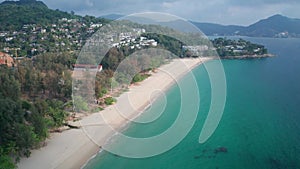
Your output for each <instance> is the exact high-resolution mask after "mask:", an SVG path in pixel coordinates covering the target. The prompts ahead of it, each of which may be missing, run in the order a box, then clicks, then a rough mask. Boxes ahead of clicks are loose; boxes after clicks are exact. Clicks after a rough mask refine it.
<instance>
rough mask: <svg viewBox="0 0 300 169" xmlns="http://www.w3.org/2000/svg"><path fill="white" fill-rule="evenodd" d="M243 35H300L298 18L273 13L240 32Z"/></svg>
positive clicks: (299, 20)
mask: <svg viewBox="0 0 300 169" xmlns="http://www.w3.org/2000/svg"><path fill="white" fill-rule="evenodd" d="M240 33H241V34H242V35H245V36H261V37H276V36H284V35H285V36H292V37H296V36H298V37H300V19H292V18H288V17H286V16H282V15H274V16H271V17H269V18H267V19H263V20H260V21H258V22H256V23H254V24H252V25H250V26H248V27H246V28H245V29H244V30H241V32H240Z"/></svg>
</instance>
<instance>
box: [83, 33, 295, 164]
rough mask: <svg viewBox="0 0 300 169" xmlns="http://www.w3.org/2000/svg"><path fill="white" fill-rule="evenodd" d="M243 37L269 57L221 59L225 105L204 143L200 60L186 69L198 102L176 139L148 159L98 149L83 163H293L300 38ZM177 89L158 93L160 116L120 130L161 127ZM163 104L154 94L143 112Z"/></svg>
mask: <svg viewBox="0 0 300 169" xmlns="http://www.w3.org/2000/svg"><path fill="white" fill-rule="evenodd" d="M228 38H233V39H236V38H240V37H228ZM242 38H243V39H246V40H249V41H251V42H253V43H258V44H262V45H264V46H265V47H266V48H267V49H268V51H269V53H271V54H274V55H275V56H274V57H270V58H263V59H247V60H222V64H223V67H224V71H225V75H226V88H227V96H226V104H225V108H224V112H223V116H222V118H221V121H220V123H219V125H218V127H217V129H216V130H215V132H214V133H213V135H212V136H211V137H210V138H209V139H208V140H207V141H206V142H204V143H199V134H200V133H201V130H202V128H203V125H204V121H205V119H206V117H207V114H208V111H209V108H210V104H211V84H210V81H209V76H208V73H207V70H206V68H205V66H203V65H200V66H198V67H196V68H195V69H194V70H193V74H194V75H195V78H196V82H197V85H198V86H199V87H198V88H199V94H200V103H199V104H200V109H199V112H198V116H197V119H196V121H195V123H194V125H193V127H192V129H191V130H190V132H189V133H188V134H187V136H186V137H184V139H183V140H182V141H181V142H180V143H179V144H177V145H176V146H175V147H173V148H172V149H170V150H168V151H166V152H164V153H162V154H159V155H156V156H152V157H147V158H128V157H122V156H119V155H116V154H112V153H110V152H108V151H105V150H104V151H101V152H100V153H99V154H97V155H96V156H95V157H94V158H93V159H91V160H90V161H89V162H88V163H87V164H86V165H85V167H84V169H300V39H296V38H295V39H293V38H287V39H279V38H278V39H277V38H276V39H275V38H249V37H242ZM214 62H215V61H209V62H207V64H208V65H209V64H214ZM181 80H185V78H182V79H181ZM180 96H181V94H180V87H179V85H176V84H175V85H173V86H172V87H171V88H170V89H169V90H168V91H167V92H166V93H165V99H166V100H167V104H166V105H165V106H164V111H163V113H162V114H161V115H160V117H159V118H157V119H155V121H153V122H151V123H149V124H148V125H147V124H140V123H131V124H130V125H129V126H128V127H127V129H126V130H124V132H123V134H125V135H128V136H131V137H140V138H144V137H150V136H155V135H158V134H160V133H162V132H164V131H165V130H167V129H168V128H169V127H170V126H171V125H172V124H173V123H174V121H175V120H176V117H177V116H178V113H179V110H180V108H181V106H183V105H181V102H182V100H181V97H180ZM185 99H191V98H185ZM162 103H165V102H162V101H159V99H158V101H156V102H154V103H153V104H152V106H153V107H154V108H153V109H150V111H149V112H145V114H143V115H142V116H144V115H146V114H148V113H150V114H151V113H154V112H151V111H156V110H157V109H155V107H160V106H161V105H160V104H162ZM112 144H113V143H112ZM117 144H118V145H117V146H121V147H122V143H119V142H118V143H117ZM123 146H126V145H123Z"/></svg>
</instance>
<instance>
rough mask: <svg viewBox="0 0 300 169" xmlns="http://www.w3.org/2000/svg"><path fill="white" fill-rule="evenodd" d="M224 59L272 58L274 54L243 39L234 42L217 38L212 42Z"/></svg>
mask: <svg viewBox="0 0 300 169" xmlns="http://www.w3.org/2000/svg"><path fill="white" fill-rule="evenodd" d="M211 42H212V44H213V46H214V47H215V49H216V51H217V52H218V54H219V56H220V58H222V59H249V58H264V57H271V56H273V55H272V54H269V53H268V50H267V49H266V48H265V47H264V46H263V45H259V44H255V43H251V42H250V41H246V40H243V39H239V40H232V39H226V38H216V39H213V40H211Z"/></svg>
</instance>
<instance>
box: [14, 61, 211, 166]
mask: <svg viewBox="0 0 300 169" xmlns="http://www.w3.org/2000/svg"><path fill="white" fill-rule="evenodd" d="M212 59H213V58H184V59H173V60H172V61H171V62H170V63H167V64H165V65H162V66H161V67H159V68H158V71H157V72H156V73H153V74H152V75H151V76H150V77H148V78H147V79H145V80H144V81H142V82H139V83H138V84H137V85H133V86H131V87H130V88H129V91H127V92H125V93H122V94H121V95H120V96H119V97H118V98H117V103H116V104H114V105H111V106H109V107H107V108H106V109H105V110H103V111H101V112H98V113H93V114H90V115H88V116H86V117H84V118H83V119H82V120H80V121H79V123H80V125H81V126H82V128H81V129H73V130H68V131H64V132H63V133H54V134H51V138H50V139H48V140H47V146H45V147H42V148H40V149H38V150H32V154H31V156H30V157H29V158H22V159H21V160H20V162H19V163H18V164H17V165H18V168H20V169H27V168H28V169H34V168H64V169H65V168H82V167H84V166H85V165H86V164H87V163H88V162H89V161H90V160H91V159H93V158H94V157H95V156H96V155H97V154H98V153H99V151H100V150H101V147H102V145H104V144H105V143H106V142H107V141H110V140H111V138H112V136H113V135H114V134H116V133H117V132H118V131H121V130H124V129H126V127H127V126H128V125H129V124H130V122H131V121H132V120H134V119H135V118H137V117H138V116H140V115H141V114H142V113H143V112H144V111H145V108H147V107H150V106H151V104H152V102H154V101H155V100H156V99H157V98H158V97H159V96H160V95H157V94H156V95H155V96H153V93H154V92H157V91H159V92H165V91H167V90H168V89H169V88H170V87H171V86H173V85H174V83H176V81H177V80H179V79H180V78H182V76H184V75H185V74H187V73H188V72H189V71H191V70H192V69H194V68H195V67H197V66H199V65H201V64H202V63H203V62H206V61H208V60H212ZM121 110H122V111H121Z"/></svg>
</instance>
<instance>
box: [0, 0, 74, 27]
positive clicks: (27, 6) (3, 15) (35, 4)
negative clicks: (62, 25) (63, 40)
mask: <svg viewBox="0 0 300 169" xmlns="http://www.w3.org/2000/svg"><path fill="white" fill-rule="evenodd" d="M75 17H76V16H75V15H72V14H69V13H67V12H62V11H59V10H52V9H49V8H48V7H47V5H45V4H44V3H43V2H41V1H36V0H20V1H4V2H2V3H1V4H0V20H1V25H0V31H9V30H20V29H21V28H22V26H23V25H26V24H38V25H45V24H49V23H53V22H55V21H57V20H58V19H61V18H75Z"/></svg>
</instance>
